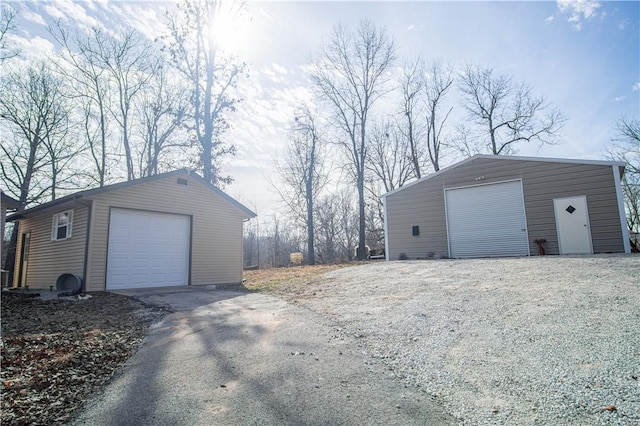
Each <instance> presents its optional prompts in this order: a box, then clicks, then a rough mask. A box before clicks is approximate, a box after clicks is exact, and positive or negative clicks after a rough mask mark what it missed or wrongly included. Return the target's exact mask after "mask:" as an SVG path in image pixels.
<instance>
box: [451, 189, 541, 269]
mask: <svg viewBox="0 0 640 426" xmlns="http://www.w3.org/2000/svg"><path fill="white" fill-rule="evenodd" d="M522 194H523V193H522V182H521V181H512V182H503V183H495V184H489V185H478V186H471V187H466V188H458V189H448V190H445V199H446V208H447V232H448V236H449V253H450V256H451V257H485V256H528V255H529V243H528V235H527V220H526V216H525V211H524V197H523V195H522Z"/></svg>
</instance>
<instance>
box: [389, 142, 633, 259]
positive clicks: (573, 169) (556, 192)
mask: <svg viewBox="0 0 640 426" xmlns="http://www.w3.org/2000/svg"><path fill="white" fill-rule="evenodd" d="M624 166H625V164H624V163H620V162H611V161H592V160H570V159H558V158H534V157H508V156H497V155H476V156H474V157H471V158H469V159H467V160H464V161H461V162H459V163H457V164H454V165H452V166H449V167H447V168H445V169H441V170H440V171H438V172H436V173H432V174H431V175H428V176H425V177H423V178H422V179H419V180H417V181H414V182H411V183H409V184H406V185H405V186H403V187H401V188H399V189H396V190H394V191H391V192H389V193H387V194H385V195H383V197H382V198H383V203H384V213H385V224H384V225H385V246H386V247H385V248H386V257H387V260H397V259H399V258H401V259H428V258H441V257H453V258H465V257H490V256H528V255H548V254H590V253H624V252H629V251H630V245H629V238H628V229H627V226H626V220H625V212H624V204H623V197H622V187H621V184H620V181H621V176H622V174H623V173H624Z"/></svg>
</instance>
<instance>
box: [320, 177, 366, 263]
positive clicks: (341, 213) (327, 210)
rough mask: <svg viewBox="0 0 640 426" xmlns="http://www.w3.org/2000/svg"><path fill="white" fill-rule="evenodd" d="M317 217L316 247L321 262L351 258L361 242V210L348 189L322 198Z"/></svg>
mask: <svg viewBox="0 0 640 426" xmlns="http://www.w3.org/2000/svg"><path fill="white" fill-rule="evenodd" d="M316 217H317V232H316V250H317V254H318V258H319V260H320V262H322V263H338V262H345V261H348V260H351V259H352V258H353V250H354V248H356V244H357V242H358V233H357V224H358V212H357V209H356V208H355V206H354V203H353V198H352V193H351V192H350V191H349V190H348V188H343V189H342V190H340V191H336V192H334V193H332V194H330V195H326V196H324V197H322V198H321V199H319V200H318V203H317V207H316Z"/></svg>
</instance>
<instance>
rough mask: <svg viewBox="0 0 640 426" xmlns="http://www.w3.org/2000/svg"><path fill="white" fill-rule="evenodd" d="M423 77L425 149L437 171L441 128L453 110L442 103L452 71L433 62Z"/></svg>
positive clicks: (450, 83)
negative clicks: (425, 129) (425, 128)
mask: <svg viewBox="0 0 640 426" xmlns="http://www.w3.org/2000/svg"><path fill="white" fill-rule="evenodd" d="M423 78H424V84H423V88H424V96H425V102H426V118H427V150H428V151H429V159H430V160H431V165H432V166H433V170H435V171H436V172H437V171H438V170H440V157H441V155H442V139H443V135H442V130H443V128H444V125H445V123H446V122H447V119H448V118H449V115H450V114H451V111H453V107H449V109H448V110H446V109H444V105H443V104H444V101H445V97H446V96H447V93H448V92H449V90H450V89H451V87H452V85H453V73H452V72H451V70H450V69H449V68H443V67H442V65H440V64H438V63H437V62H434V63H433V64H431V65H430V66H429V67H428V68H427V69H426V73H425V74H424V75H423ZM445 111H446V112H445Z"/></svg>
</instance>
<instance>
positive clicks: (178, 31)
mask: <svg viewBox="0 0 640 426" xmlns="http://www.w3.org/2000/svg"><path fill="white" fill-rule="evenodd" d="M242 7H243V5H242V3H240V2H236V1H230V2H222V1H218V0H204V1H195V0H185V2H184V3H183V4H182V5H180V6H179V8H178V12H177V13H175V14H173V15H170V16H169V31H170V35H169V36H168V37H165V40H168V44H167V45H166V47H165V48H166V50H167V51H168V52H169V55H170V57H171V59H172V60H173V63H174V66H175V67H176V69H177V70H178V71H179V72H180V73H181V74H182V76H183V77H184V78H186V80H187V81H188V82H189V84H190V93H191V102H192V104H193V127H192V129H193V131H194V132H195V137H196V139H197V141H198V143H199V145H200V147H201V149H202V153H201V156H202V169H203V170H202V171H203V176H204V178H205V179H206V180H207V181H209V182H212V183H213V184H224V183H229V182H231V181H232V179H231V177H229V176H222V174H221V170H220V161H221V159H222V158H223V157H224V156H225V155H233V154H234V153H235V146H234V145H231V144H225V143H224V141H223V139H222V135H223V134H224V132H225V131H226V130H228V128H229V123H228V121H227V119H226V118H225V115H226V114H227V113H228V112H231V111H234V110H235V108H236V105H237V104H238V102H240V99H239V98H237V97H235V96H234V95H233V93H232V92H233V89H234V87H235V85H236V83H237V81H238V78H239V77H240V75H241V74H242V72H243V71H244V70H245V65H244V64H240V63H238V62H237V61H236V60H235V58H231V57H228V56H225V55H223V53H222V52H221V49H220V46H219V41H218V40H217V38H216V34H215V30H214V26H215V25H217V22H218V21H219V19H220V17H221V16H223V15H226V16H227V17H233V16H234V15H236V14H238V13H240V12H241V9H242Z"/></svg>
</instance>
